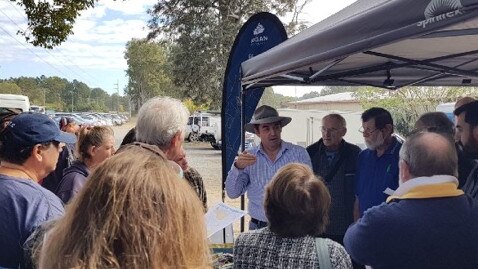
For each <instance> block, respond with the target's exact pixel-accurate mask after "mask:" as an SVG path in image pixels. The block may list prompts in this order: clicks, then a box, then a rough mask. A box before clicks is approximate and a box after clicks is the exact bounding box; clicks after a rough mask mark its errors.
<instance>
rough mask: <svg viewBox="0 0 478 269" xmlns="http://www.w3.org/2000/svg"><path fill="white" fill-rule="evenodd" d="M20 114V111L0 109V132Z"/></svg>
mask: <svg viewBox="0 0 478 269" xmlns="http://www.w3.org/2000/svg"><path fill="white" fill-rule="evenodd" d="M20 113H22V111H21V109H15V108H0V131H2V130H3V129H5V127H7V125H8V124H9V123H10V121H12V119H13V117H15V116H16V115H18V114H20Z"/></svg>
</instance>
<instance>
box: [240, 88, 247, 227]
mask: <svg viewBox="0 0 478 269" xmlns="http://www.w3.org/2000/svg"><path fill="white" fill-rule="evenodd" d="M245 102H246V89H245V88H244V87H241V152H243V151H244V150H245V149H246V145H245V141H246V138H245V130H244V126H245V125H246V105H245ZM245 204H246V201H245V198H244V194H243V195H241V210H244V209H245ZM244 222H245V217H242V218H241V233H242V232H244V228H245V227H244V226H245V225H244Z"/></svg>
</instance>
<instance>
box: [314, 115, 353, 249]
mask: <svg viewBox="0 0 478 269" xmlns="http://www.w3.org/2000/svg"><path fill="white" fill-rule="evenodd" d="M321 132H322V138H321V139H320V140H319V141H317V142H316V143H314V144H312V145H310V146H309V147H307V152H308V153H309V155H310V158H311V160H312V168H313V170H314V173H315V174H316V175H318V176H321V177H322V178H323V179H324V182H325V184H326V185H327V187H328V189H329V192H330V196H331V198H332V205H331V207H330V212H329V225H328V226H327V230H326V233H325V237H327V238H330V239H332V240H334V241H336V242H339V243H340V244H343V238H344V235H345V231H346V230H347V227H348V226H349V225H350V224H351V223H352V222H353V206H354V200H355V192H354V178H355V170H356V163H357V156H358V154H359V152H360V148H359V147H357V146H356V145H353V144H350V143H347V142H345V140H344V139H343V137H344V135H345V133H346V132H347V128H346V122H345V119H344V118H343V117H342V116H341V115H339V114H329V115H327V116H325V117H324V118H322V129H321Z"/></svg>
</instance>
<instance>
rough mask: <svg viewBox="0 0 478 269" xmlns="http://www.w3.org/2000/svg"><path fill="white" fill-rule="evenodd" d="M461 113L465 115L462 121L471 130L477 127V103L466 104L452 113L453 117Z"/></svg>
mask: <svg viewBox="0 0 478 269" xmlns="http://www.w3.org/2000/svg"><path fill="white" fill-rule="evenodd" d="M462 113H465V118H464V121H465V122H466V123H468V124H469V125H470V126H471V127H473V128H474V127H476V126H478V101H473V102H470V103H467V104H465V105H462V106H460V107H458V108H457V109H455V110H454V111H453V114H455V116H460V115H461V114H462Z"/></svg>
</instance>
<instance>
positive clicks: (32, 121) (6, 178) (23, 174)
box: [0, 113, 76, 268]
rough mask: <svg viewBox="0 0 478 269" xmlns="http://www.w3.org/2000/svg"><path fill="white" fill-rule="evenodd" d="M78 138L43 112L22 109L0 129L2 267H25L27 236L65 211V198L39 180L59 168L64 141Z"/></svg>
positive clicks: (73, 141)
mask: <svg viewBox="0 0 478 269" xmlns="http://www.w3.org/2000/svg"><path fill="white" fill-rule="evenodd" d="M75 142H76V137H75V136H74V135H71V134H67V133H64V132H61V131H60V129H59V128H58V126H57V124H56V123H55V122H54V121H53V120H51V119H50V118H49V117H48V116H46V115H43V114H30V113H23V114H20V115H18V116H16V117H15V118H13V120H12V121H11V122H10V123H9V124H8V125H7V126H6V128H5V130H3V131H2V132H1V134H0V159H1V164H0V268H24V266H25V262H26V261H25V259H24V244H25V241H26V240H27V238H28V237H29V236H30V235H31V234H32V233H33V232H34V231H35V230H36V229H37V228H38V227H39V226H40V225H42V224H43V223H44V222H46V221H49V220H52V219H55V218H57V217H59V216H61V215H63V204H62V202H61V200H60V199H59V198H58V197H56V196H55V194H53V193H52V192H50V191H48V190H47V189H45V188H43V187H41V186H40V185H39V184H38V181H39V180H40V179H42V178H44V177H45V176H46V175H48V173H50V172H51V171H53V170H55V166H56V163H57V160H58V155H59V154H60V152H61V148H62V147H63V146H64V143H75Z"/></svg>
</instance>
